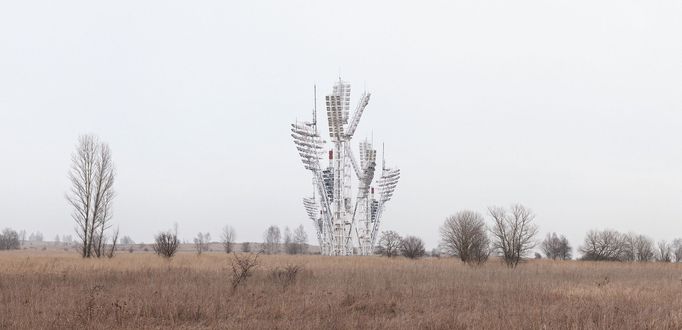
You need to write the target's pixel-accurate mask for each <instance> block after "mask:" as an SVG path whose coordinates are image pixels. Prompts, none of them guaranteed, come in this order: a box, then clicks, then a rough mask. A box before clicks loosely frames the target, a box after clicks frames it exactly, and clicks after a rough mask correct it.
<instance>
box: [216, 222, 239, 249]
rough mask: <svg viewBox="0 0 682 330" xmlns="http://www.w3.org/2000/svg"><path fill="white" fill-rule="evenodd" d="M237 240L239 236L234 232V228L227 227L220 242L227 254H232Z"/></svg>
mask: <svg viewBox="0 0 682 330" xmlns="http://www.w3.org/2000/svg"><path fill="white" fill-rule="evenodd" d="M236 238H237V235H236V234H235V232H234V228H232V226H229V225H228V226H225V227H224V228H223V233H222V235H221V236H220V240H221V241H222V243H223V248H224V249H225V252H226V253H232V250H233V249H234V248H233V247H234V240H235V239H236Z"/></svg>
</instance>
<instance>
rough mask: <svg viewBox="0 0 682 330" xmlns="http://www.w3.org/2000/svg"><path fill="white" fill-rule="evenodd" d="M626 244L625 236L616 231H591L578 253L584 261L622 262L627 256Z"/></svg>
mask: <svg viewBox="0 0 682 330" xmlns="http://www.w3.org/2000/svg"><path fill="white" fill-rule="evenodd" d="M624 242H625V238H624V235H622V234H621V233H619V232H617V231H615V230H603V231H596V230H590V231H589V232H588V233H587V235H585V241H584V242H583V245H582V246H580V248H579V249H578V251H580V253H581V254H582V257H581V259H582V260H594V261H621V260H623V259H624V258H625V255H626V254H627V253H626V252H624V249H625V248H624V246H625V243H624Z"/></svg>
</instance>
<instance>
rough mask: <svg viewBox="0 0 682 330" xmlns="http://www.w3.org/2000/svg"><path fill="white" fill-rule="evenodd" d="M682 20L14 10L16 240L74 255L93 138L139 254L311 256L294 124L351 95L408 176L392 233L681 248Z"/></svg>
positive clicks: (650, 13)
mask: <svg viewBox="0 0 682 330" xmlns="http://www.w3.org/2000/svg"><path fill="white" fill-rule="evenodd" d="M681 17H682V2H680V1H677V0H668V1H622V0H613V1H593V0H589V1H587V0H584V1H575V0H570V1H545V0H537V1H526V0H522V1H474V0H470V1H437V2H429V1H410V2H398V1H382V2H379V1H336V2H328V3H324V2H322V1H239V2H237V1H189V2H188V1H166V0H164V1H109V2H101V1H4V2H2V3H0V227H13V228H16V229H25V230H27V231H28V232H32V231H35V230H40V231H42V232H43V233H44V234H45V238H46V239H49V240H51V239H52V238H53V237H54V235H55V234H73V233H74V232H73V227H74V222H73V220H72V219H71V217H70V213H71V209H70V208H69V206H68V205H67V202H66V200H65V199H64V194H65V192H66V191H67V190H68V180H67V176H66V175H67V171H68V168H69V165H70V156H71V153H72V152H73V150H74V146H75V144H76V140H77V138H78V136H79V135H80V134H84V133H94V134H96V135H98V136H99V137H100V138H101V139H102V140H104V141H106V142H108V143H109V144H110V146H111V148H112V151H113V156H114V161H115V164H116V168H117V172H118V177H117V182H116V185H115V188H116V191H117V193H118V196H117V198H116V200H115V206H114V211H115V216H114V220H113V221H114V222H115V224H116V225H117V226H119V227H120V230H121V232H122V234H126V235H129V236H131V237H132V238H133V239H134V240H136V241H144V242H150V241H151V240H152V237H153V235H154V234H155V233H157V232H159V231H160V230H165V229H169V228H172V227H173V223H175V222H177V223H178V225H179V231H180V234H181V237H182V238H184V239H191V237H193V236H194V235H195V234H196V232H198V231H202V232H205V231H209V232H211V233H212V234H213V237H214V238H217V237H218V236H219V232H220V229H221V228H222V227H223V226H224V225H226V224H230V225H232V226H234V227H235V228H236V231H237V236H238V241H245V240H248V241H260V240H261V239H262V233H263V231H264V230H265V228H266V227H267V226H268V225H270V224H277V225H280V226H282V227H284V226H289V227H295V226H297V225H299V224H304V225H305V226H306V229H307V230H308V234H309V236H310V238H311V242H313V243H314V241H315V240H314V237H315V236H314V229H313V226H312V223H311V222H310V221H309V220H307V217H306V213H305V211H304V209H303V206H302V203H301V198H302V197H304V196H307V195H309V194H310V193H311V185H310V174H309V172H307V171H305V170H304V168H303V166H302V164H301V162H300V160H299V157H298V154H297V152H296V149H295V147H294V145H293V143H292V141H291V137H290V136H289V133H290V132H289V124H290V123H291V122H293V121H295V120H296V119H306V120H307V119H309V116H310V110H311V108H312V104H313V102H312V95H313V93H312V87H313V84H317V85H318V92H319V95H320V97H321V96H322V95H325V94H326V93H328V92H329V91H330V89H331V86H332V84H333V83H334V81H335V80H336V79H338V77H339V75H340V76H341V77H342V78H343V79H344V80H347V81H349V82H350V83H351V84H353V88H354V89H353V90H354V93H353V94H352V96H351V97H352V99H353V103H355V101H356V100H357V98H358V97H359V93H360V92H361V91H362V90H364V89H367V90H369V91H370V92H372V93H373V95H372V99H371V101H370V104H369V106H368V108H367V111H366V112H365V114H364V118H363V120H362V121H361V123H360V126H359V128H358V132H357V133H356V136H357V138H356V142H358V141H359V140H360V138H364V137H365V136H372V135H373V137H374V142H375V143H377V144H378V143H381V142H385V143H386V156H387V161H388V162H389V164H390V165H394V166H397V167H400V168H401V171H402V178H401V181H400V182H399V184H398V188H397V191H396V193H395V195H394V198H393V200H392V201H391V202H389V204H387V209H386V212H385V213H384V219H383V223H382V229H394V230H397V231H398V232H400V233H402V234H414V235H417V236H420V237H422V238H424V239H425V240H426V243H427V247H428V248H432V247H434V246H435V245H436V244H437V242H438V228H439V226H440V225H441V224H442V222H443V220H444V219H445V217H446V216H448V215H450V214H452V213H455V212H456V211H459V210H463V209H471V210H475V211H479V212H485V211H486V208H487V206H490V205H502V206H508V205H510V204H512V203H522V204H524V205H526V206H528V207H530V208H532V209H533V210H534V211H535V213H536V214H537V222H538V224H539V225H540V229H541V233H542V235H543V236H544V234H545V233H546V232H551V231H556V232H558V233H564V234H566V235H567V236H568V238H569V240H570V241H571V242H572V243H573V245H574V246H576V247H577V246H578V245H579V244H580V242H581V241H582V239H583V236H584V233H585V232H586V231H588V230H589V229H604V228H612V229H617V230H620V231H624V232H627V231H634V232H638V233H643V234H646V235H649V236H651V237H652V238H654V239H657V240H658V239H667V240H671V239H673V238H675V237H682V147H681V142H682V130H681V127H682V35H681V34H680V32H681V31H682V19H681ZM321 105H322V104H321V103H320V108H322V107H321ZM321 115H324V113H321ZM322 118H324V117H323V116H320V119H322ZM356 148H357V147H356Z"/></svg>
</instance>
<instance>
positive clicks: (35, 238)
mask: <svg viewBox="0 0 682 330" xmlns="http://www.w3.org/2000/svg"><path fill="white" fill-rule="evenodd" d="M28 240H29V241H30V242H42V241H43V233H41V232H40V231H36V232H34V233H31V235H28Z"/></svg>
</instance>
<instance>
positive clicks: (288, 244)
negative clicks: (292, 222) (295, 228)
mask: <svg viewBox="0 0 682 330" xmlns="http://www.w3.org/2000/svg"><path fill="white" fill-rule="evenodd" d="M284 251H285V252H286V253H287V254H296V253H298V249H297V248H296V243H294V237H293V236H292V235H291V230H289V227H285V228H284Z"/></svg>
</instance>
